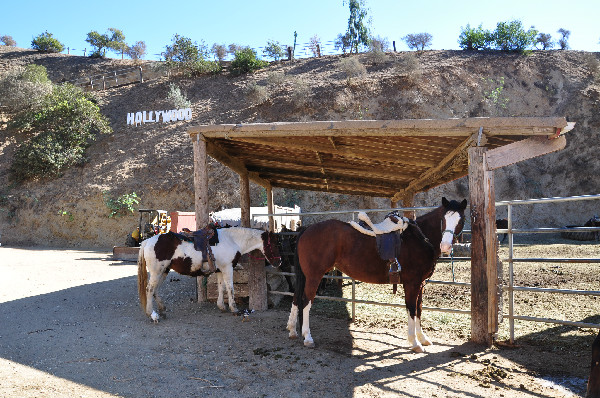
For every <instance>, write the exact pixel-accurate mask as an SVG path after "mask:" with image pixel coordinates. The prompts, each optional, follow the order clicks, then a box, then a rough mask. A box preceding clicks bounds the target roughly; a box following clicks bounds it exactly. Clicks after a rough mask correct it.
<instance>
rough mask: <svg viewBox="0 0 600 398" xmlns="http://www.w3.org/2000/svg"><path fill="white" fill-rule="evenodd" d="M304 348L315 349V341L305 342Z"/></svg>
mask: <svg viewBox="0 0 600 398" xmlns="http://www.w3.org/2000/svg"><path fill="white" fill-rule="evenodd" d="M304 347H306V348H315V342H314V341H305V342H304Z"/></svg>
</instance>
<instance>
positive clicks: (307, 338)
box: [302, 301, 315, 347]
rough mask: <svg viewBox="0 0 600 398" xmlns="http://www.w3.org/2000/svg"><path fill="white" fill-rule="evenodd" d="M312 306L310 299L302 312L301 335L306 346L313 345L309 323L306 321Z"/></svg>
mask: <svg viewBox="0 0 600 398" xmlns="http://www.w3.org/2000/svg"><path fill="white" fill-rule="evenodd" d="M311 306H312V301H311V302H309V303H308V304H307V305H306V307H304V310H303V312H302V317H303V319H302V336H303V337H304V345H305V346H307V347H312V346H314V345H315V342H314V341H313V338H312V336H311V335H310V325H309V322H308V316H309V314H310V307H311Z"/></svg>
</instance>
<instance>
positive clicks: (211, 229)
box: [175, 223, 219, 273]
mask: <svg viewBox="0 0 600 398" xmlns="http://www.w3.org/2000/svg"><path fill="white" fill-rule="evenodd" d="M175 235H176V236H177V237H178V238H179V239H181V240H184V241H186V242H192V243H193V244H194V249H196V250H197V251H200V252H202V258H203V260H205V262H208V266H209V272H210V273H213V272H216V271H217V267H216V265H215V256H214V255H213V252H212V249H211V246H215V245H216V244H217V243H219V235H218V234H217V228H216V226H215V225H214V224H212V223H211V224H209V225H207V226H206V227H204V228H202V229H199V230H197V231H190V230H189V229H187V228H183V230H182V231H181V233H175Z"/></svg>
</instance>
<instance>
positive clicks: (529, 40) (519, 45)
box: [494, 20, 538, 51]
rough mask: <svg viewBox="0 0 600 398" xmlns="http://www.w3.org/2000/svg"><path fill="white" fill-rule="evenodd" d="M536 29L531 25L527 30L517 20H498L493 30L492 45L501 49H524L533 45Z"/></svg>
mask: <svg viewBox="0 0 600 398" xmlns="http://www.w3.org/2000/svg"><path fill="white" fill-rule="evenodd" d="M537 34H538V31H537V30H535V29H534V28H533V27H532V28H531V29H529V30H527V31H526V30H525V29H523V24H522V23H521V21H519V20H514V21H511V22H498V24H497V25H496V31H495V32H494V45H495V48H496V49H497V50H501V51H524V50H526V49H527V48H529V47H532V46H533V45H535V38H536V36H537Z"/></svg>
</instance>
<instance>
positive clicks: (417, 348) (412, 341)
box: [408, 312, 424, 352]
mask: <svg viewBox="0 0 600 398" xmlns="http://www.w3.org/2000/svg"><path fill="white" fill-rule="evenodd" d="M416 318H417V317H416V316H415V317H414V318H413V317H411V316H410V312H409V313H408V344H409V345H410V349H411V350H412V351H414V352H423V351H424V350H423V346H422V345H421V343H419V342H418V341H417V337H416Z"/></svg>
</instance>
